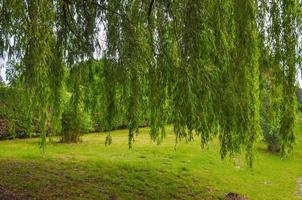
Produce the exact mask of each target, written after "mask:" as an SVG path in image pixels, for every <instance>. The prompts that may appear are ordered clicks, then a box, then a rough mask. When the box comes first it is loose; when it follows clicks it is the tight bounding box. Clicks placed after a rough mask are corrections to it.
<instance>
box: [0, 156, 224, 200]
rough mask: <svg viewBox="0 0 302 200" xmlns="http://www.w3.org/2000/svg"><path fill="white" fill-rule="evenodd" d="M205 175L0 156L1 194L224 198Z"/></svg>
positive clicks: (12, 196) (3, 196) (15, 196)
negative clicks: (204, 178)
mask: <svg viewBox="0 0 302 200" xmlns="http://www.w3.org/2000/svg"><path fill="white" fill-rule="evenodd" d="M221 196H222V194H221V193H219V192H217V191H215V190H213V189H212V188H209V187H208V184H207V181H206V180H200V179H198V178H195V177H194V176H193V175H192V174H189V173H187V172H186V170H184V171H182V172H180V173H179V174H175V173H172V172H169V169H154V168H148V167H142V166H137V165H130V164H126V163H111V162H86V163H82V162H70V161H69V162H65V161H64V162H62V161H60V160H56V161H55V160H53V161H49V160H48V161H27V160H0V199H22V200H23V199H223V198H221Z"/></svg>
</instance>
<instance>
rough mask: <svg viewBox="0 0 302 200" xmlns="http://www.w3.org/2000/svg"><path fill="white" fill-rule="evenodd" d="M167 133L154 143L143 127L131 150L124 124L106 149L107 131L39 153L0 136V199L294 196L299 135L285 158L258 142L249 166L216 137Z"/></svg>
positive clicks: (301, 163) (299, 171)
mask: <svg viewBox="0 0 302 200" xmlns="http://www.w3.org/2000/svg"><path fill="white" fill-rule="evenodd" d="M167 132H168V136H167V138H166V139H165V140H164V141H163V143H162V144H161V145H159V146H158V145H156V144H154V143H152V142H151V141H150V137H149V135H148V129H147V128H146V129H141V132H140V135H139V136H138V137H137V138H136V141H135V143H134V148H133V149H131V150H129V149H128V145H127V143H128V137H127V133H128V132H127V130H121V131H115V132H113V133H112V136H113V144H112V145H111V146H109V147H105V145H104V140H105V134H103V133H98V134H88V135H85V136H83V137H82V140H83V141H82V142H81V143H79V144H60V143H48V144H47V146H46V149H45V153H44V154H42V153H41V151H40V149H39V148H38V142H39V139H26V140H18V139H17V140H13V141H2V142H0V199H1V197H2V198H3V199H11V198H15V199H223V197H224V196H225V194H226V193H228V192H235V193H240V194H243V195H245V196H247V197H248V198H249V199H256V200H258V199H259V200H266V199H267V200H269V199H274V200H277V199H280V200H281V199H284V200H285V199H286V200H288V199H293V200H294V199H299V197H298V184H297V181H298V178H299V177H302V145H301V143H302V140H301V139H302V138H301V137H300V136H298V140H297V144H296V146H295V150H294V152H293V154H292V155H290V156H289V157H288V158H286V159H281V158H280V157H279V155H272V154H270V153H267V152H266V151H265V146H264V145H263V144H259V145H258V148H257V152H256V160H255V163H254V167H253V168H252V169H250V168H249V167H248V166H247V165H246V164H245V161H244V159H242V158H240V157H239V156H238V157H236V158H232V159H227V160H224V161H222V160H221V159H220V156H219V144H218V142H217V140H214V141H213V142H211V143H210V144H209V146H208V148H206V149H204V150H201V148H200V145H199V141H198V138H196V141H194V142H192V143H189V144H186V143H180V144H178V145H177V148H176V150H175V149H174V145H175V137H174V135H173V133H172V130H171V129H169V130H168V131H167ZM299 135H301V134H299ZM1 192H2V194H1ZM1 195H2V196H1Z"/></svg>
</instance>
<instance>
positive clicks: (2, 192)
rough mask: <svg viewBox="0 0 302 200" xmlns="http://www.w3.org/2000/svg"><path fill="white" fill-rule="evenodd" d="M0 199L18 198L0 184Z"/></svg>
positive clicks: (13, 199)
mask: <svg viewBox="0 0 302 200" xmlns="http://www.w3.org/2000/svg"><path fill="white" fill-rule="evenodd" d="M0 199H1V200H19V198H17V197H16V196H15V195H13V194H12V193H11V192H9V191H8V190H6V189H5V188H4V187H2V186H1V185H0Z"/></svg>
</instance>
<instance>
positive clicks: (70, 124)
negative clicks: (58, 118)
mask: <svg viewBox="0 0 302 200" xmlns="http://www.w3.org/2000/svg"><path fill="white" fill-rule="evenodd" d="M91 130H92V120H91V117H90V115H89V113H87V112H84V111H83V109H79V110H78V111H73V110H72V109H70V108H68V109H66V110H65V111H64V112H63V115H62V134H61V136H62V142H66V143H74V142H78V141H79V140H80V136H81V135H82V134H83V133H88V132H90V131H91Z"/></svg>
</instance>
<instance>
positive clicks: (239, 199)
mask: <svg viewBox="0 0 302 200" xmlns="http://www.w3.org/2000/svg"><path fill="white" fill-rule="evenodd" d="M224 199H225V200H248V199H247V198H246V197H245V196H242V195H240V194H237V193H233V192H230V193H228V194H227V195H225V198H224Z"/></svg>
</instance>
